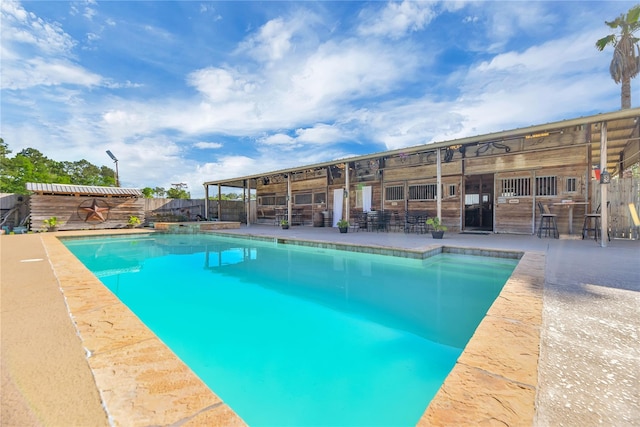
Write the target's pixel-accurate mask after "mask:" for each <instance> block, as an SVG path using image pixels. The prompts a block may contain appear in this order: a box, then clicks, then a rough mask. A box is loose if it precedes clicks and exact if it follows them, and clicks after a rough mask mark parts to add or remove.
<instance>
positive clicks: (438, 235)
mask: <svg viewBox="0 0 640 427" xmlns="http://www.w3.org/2000/svg"><path fill="white" fill-rule="evenodd" d="M427 225H430V226H431V227H433V229H432V230H431V236H432V237H433V238H434V239H442V236H444V232H445V231H447V227H446V226H445V225H442V223H441V222H440V218H438V217H437V216H436V217H433V218H427Z"/></svg>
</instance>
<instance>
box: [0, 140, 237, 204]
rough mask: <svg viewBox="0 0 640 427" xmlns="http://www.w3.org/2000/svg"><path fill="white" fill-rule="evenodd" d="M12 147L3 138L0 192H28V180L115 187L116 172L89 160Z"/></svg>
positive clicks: (157, 190) (173, 193) (180, 193)
mask: <svg viewBox="0 0 640 427" xmlns="http://www.w3.org/2000/svg"><path fill="white" fill-rule="evenodd" d="M10 154H11V150H9V147H8V144H7V143H6V142H4V139H2V138H0V193H14V194H28V192H27V186H26V184H27V182H38V183H42V184H69V185H95V186H100V187H115V186H116V176H115V175H116V172H115V171H114V170H113V169H111V168H110V167H107V166H96V165H94V164H92V163H90V162H88V161H87V160H84V159H82V160H78V161H76V162H69V161H57V160H53V159H50V158H48V157H47V156H45V155H44V154H42V153H41V152H40V151H38V150H36V149H35V148H25V149H24V150H22V151H20V152H19V153H17V154H16V155H15V156H13V157H11V156H10ZM141 191H142V194H143V195H144V197H146V198H149V199H150V198H153V197H158V198H163V197H166V198H168V199H190V198H191V193H190V192H189V191H187V190H185V188H184V187H183V185H180V184H177V185H174V187H172V188H169V189H168V190H166V189H165V188H164V187H154V188H152V187H145V188H143V189H142V190H141ZM241 198H242V196H241V195H240V194H235V193H229V194H223V195H222V199H224V200H238V199H241Z"/></svg>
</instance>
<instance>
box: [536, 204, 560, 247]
mask: <svg viewBox="0 0 640 427" xmlns="http://www.w3.org/2000/svg"><path fill="white" fill-rule="evenodd" d="M538 210H539V211H540V225H539V226H538V238H542V232H543V231H544V236H545V237H549V235H550V234H551V235H552V236H553V238H554V239H558V238H560V233H558V222H557V220H556V218H557V217H558V215H556V214H552V213H551V212H549V208H548V207H547V206H546V205H543V204H542V203H540V202H538Z"/></svg>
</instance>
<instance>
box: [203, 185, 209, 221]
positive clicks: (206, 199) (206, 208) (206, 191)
mask: <svg viewBox="0 0 640 427" xmlns="http://www.w3.org/2000/svg"><path fill="white" fill-rule="evenodd" d="M204 219H205V221H209V185H208V184H204Z"/></svg>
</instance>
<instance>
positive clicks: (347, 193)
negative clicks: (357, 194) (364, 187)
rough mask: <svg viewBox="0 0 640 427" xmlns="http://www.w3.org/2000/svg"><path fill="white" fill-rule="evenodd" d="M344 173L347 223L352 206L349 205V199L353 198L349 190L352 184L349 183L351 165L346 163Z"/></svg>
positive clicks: (345, 216)
mask: <svg viewBox="0 0 640 427" xmlns="http://www.w3.org/2000/svg"><path fill="white" fill-rule="evenodd" d="M344 173H345V178H344V185H345V189H344V191H346V196H345V198H344V204H345V208H344V209H345V214H344V216H343V218H345V219H346V220H347V221H349V206H350V205H351V204H350V203H349V197H351V191H350V190H351V188H349V186H350V183H349V163H345V164H344Z"/></svg>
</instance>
